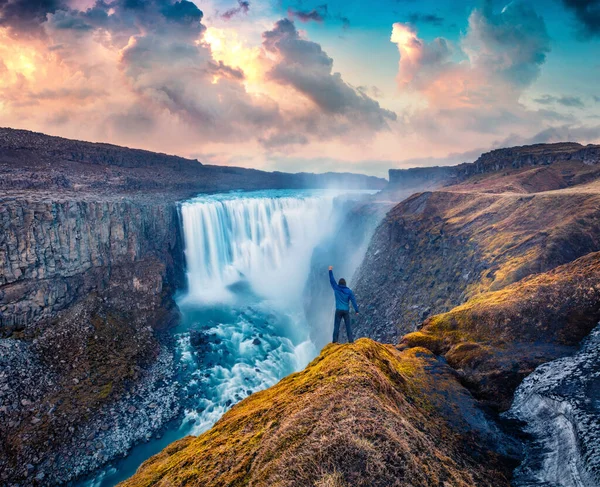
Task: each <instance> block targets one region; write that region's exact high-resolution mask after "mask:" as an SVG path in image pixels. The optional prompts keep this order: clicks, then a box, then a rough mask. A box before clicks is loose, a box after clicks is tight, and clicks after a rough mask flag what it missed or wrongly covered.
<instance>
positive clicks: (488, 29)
mask: <svg viewBox="0 0 600 487" xmlns="http://www.w3.org/2000/svg"><path fill="white" fill-rule="evenodd" d="M391 41H392V42H394V43H396V44H397V45H398V50H399V52H400V65H399V72H398V82H399V84H400V87H401V88H402V89H413V90H416V91H419V92H421V93H422V94H423V95H424V97H425V99H426V100H427V101H428V102H429V105H430V106H431V107H433V106H435V107H437V108H439V109H458V108H460V107H462V108H478V109H484V110H486V109H489V108H493V107H492V105H493V104H494V105H495V104H497V105H498V110H496V114H495V115H494V116H493V117H492V119H493V120H494V121H498V116H500V118H503V119H507V120H508V119H509V118H510V116H509V115H508V113H500V112H502V111H503V107H504V108H508V107H507V103H509V104H516V103H517V101H518V98H519V96H520V94H521V93H522V91H523V89H525V88H526V87H528V86H530V85H531V83H532V82H533V81H534V80H535V79H536V78H537V77H538V76H539V73H540V67H541V65H542V64H543V63H544V61H545V59H546V55H547V53H548V52H549V51H550V40H549V36H548V34H547V32H546V27H545V25H544V21H543V20H542V18H541V17H539V16H538V15H537V14H536V13H535V12H534V11H533V10H532V9H531V8H530V7H529V6H527V5H525V4H521V3H515V2H512V3H510V4H509V5H507V6H506V7H505V8H504V9H503V10H502V11H501V12H500V13H495V12H494V11H493V10H492V8H491V4H490V3H489V2H486V3H485V5H484V7H483V8H482V9H475V10H474V11H473V12H472V14H471V15H470V17H469V28H468V30H467V31H466V33H465V34H464V36H463V37H462V38H461V40H460V43H459V44H458V45H455V44H453V43H451V42H450V41H448V40H446V39H444V38H441V37H438V38H436V39H434V40H432V41H430V42H426V41H424V40H422V39H420V38H419V37H418V35H417V32H416V30H415V28H414V27H413V26H412V25H411V24H402V23H397V24H394V26H393V32H392V37H391ZM457 58H458V60H456V59H457ZM461 58H463V59H461ZM488 111H489V110H488ZM469 116H470V115H469Z"/></svg>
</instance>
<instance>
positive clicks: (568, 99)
mask: <svg viewBox="0 0 600 487" xmlns="http://www.w3.org/2000/svg"><path fill="white" fill-rule="evenodd" d="M533 101H535V102H536V103H539V104H540V105H555V104H558V105H562V106H565V107H572V108H583V107H584V106H585V105H584V103H583V101H582V100H581V98H580V97H578V96H564V95H563V96H552V95H543V96H541V97H540V98H536V99H535V100H533Z"/></svg>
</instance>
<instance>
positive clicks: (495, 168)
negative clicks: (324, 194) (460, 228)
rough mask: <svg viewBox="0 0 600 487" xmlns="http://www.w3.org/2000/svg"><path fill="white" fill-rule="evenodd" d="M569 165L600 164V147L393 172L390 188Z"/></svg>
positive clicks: (570, 145)
mask: <svg viewBox="0 0 600 487" xmlns="http://www.w3.org/2000/svg"><path fill="white" fill-rule="evenodd" d="M567 161H575V162H581V163H583V164H586V165H597V164H600V145H593V144H589V145H586V146H584V145H581V144H578V143H576V142H559V143H555V144H534V145H525V146H520V147H509V148H504V149H495V150H493V151H490V152H485V153H483V154H482V155H481V156H479V158H478V159H477V160H476V161H475V162H471V163H469V162H465V163H463V164H459V165H457V166H434V167H416V168H409V169H390V171H389V177H390V186H391V187H402V188H412V187H419V186H423V185H426V186H427V185H429V186H436V185H438V186H439V185H448V184H456V183H460V182H462V181H465V180H466V179H467V178H469V177H471V176H474V175H477V174H488V173H493V172H499V171H503V170H513V169H520V168H523V167H527V166H546V165H550V164H554V163H557V162H567Z"/></svg>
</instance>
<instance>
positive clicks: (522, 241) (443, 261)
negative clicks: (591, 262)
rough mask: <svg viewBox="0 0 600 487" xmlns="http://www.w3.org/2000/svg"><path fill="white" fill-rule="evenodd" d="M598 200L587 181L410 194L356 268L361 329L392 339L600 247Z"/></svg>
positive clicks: (360, 333)
mask: <svg viewBox="0 0 600 487" xmlns="http://www.w3.org/2000/svg"><path fill="white" fill-rule="evenodd" d="M482 184H483V183H482ZM599 205H600V192H599V191H598V188H597V187H592V186H585V185H584V186H575V187H573V188H566V189H564V190H558V191H548V192H539V193H534V194H519V193H501V194H497V193H485V192H484V193H480V192H476V191H473V190H469V189H468V188H465V187H464V186H456V187H451V188H450V187H449V188H445V189H443V190H440V191H435V192H426V193H420V194H416V195H414V196H412V197H410V198H408V199H407V200H406V201H404V202H402V203H400V204H399V205H397V206H396V207H394V208H393V209H392V210H391V211H390V212H389V213H388V215H387V216H386V218H385V219H384V220H383V222H382V223H381V224H380V226H379V227H378V229H377V230H376V232H375V234H374V236H373V239H372V240H371V243H370V246H369V249H368V250H367V254H366V258H365V260H364V261H363V263H362V264H361V266H360V268H359V269H358V271H357V275H356V282H357V283H356V285H355V289H354V291H355V293H356V295H357V297H358V299H359V301H360V302H361V304H362V306H363V310H364V311H365V312H364V313H362V314H361V316H360V317H359V318H358V320H357V323H356V328H357V333H358V336H368V337H371V338H374V339H377V340H381V341H384V342H392V343H393V342H395V341H397V339H398V338H399V337H401V336H402V335H404V334H405V333H408V332H410V331H414V330H415V328H416V327H417V326H418V325H419V324H420V323H421V322H422V321H423V320H424V319H426V318H427V317H428V316H429V315H432V314H437V313H442V312H445V311H449V310H450V309H452V308H453V307H455V306H457V305H459V304H461V303H463V302H464V301H466V300H467V299H468V298H470V297H472V296H475V295H476V294H477V293H480V292H485V291H488V290H497V289H501V288H503V287H505V286H507V285H509V284H512V283H514V282H517V281H519V280H520V279H522V278H524V277H526V276H528V275H530V274H534V273H539V272H545V271H547V270H550V269H552V268H553V267H556V266H558V265H561V264H565V263H567V262H570V261H572V260H574V259H576V258H578V257H581V256H583V255H585V254H587V253H589V252H593V251H597V250H600V206H599Z"/></svg>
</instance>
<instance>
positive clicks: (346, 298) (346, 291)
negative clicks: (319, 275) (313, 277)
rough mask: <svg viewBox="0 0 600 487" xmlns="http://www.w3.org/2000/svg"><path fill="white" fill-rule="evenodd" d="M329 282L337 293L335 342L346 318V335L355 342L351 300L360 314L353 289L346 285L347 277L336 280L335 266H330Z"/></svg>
mask: <svg viewBox="0 0 600 487" xmlns="http://www.w3.org/2000/svg"><path fill="white" fill-rule="evenodd" d="M329 282H330V283H331V287H332V288H333V294H334V295H335V321H334V322H333V343H337V341H338V336H339V334H340V322H341V321H342V318H344V324H345V325H346V335H348V341H349V342H353V341H354V337H353V336H352V328H350V301H352V307H353V308H354V311H356V314H358V305H357V304H356V298H355V297H354V293H353V292H352V289H350V288H349V287H347V286H346V279H344V278H342V279H340V280H339V282H337V283H336V282H335V278H334V277H333V266H331V265H330V266H329Z"/></svg>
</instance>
